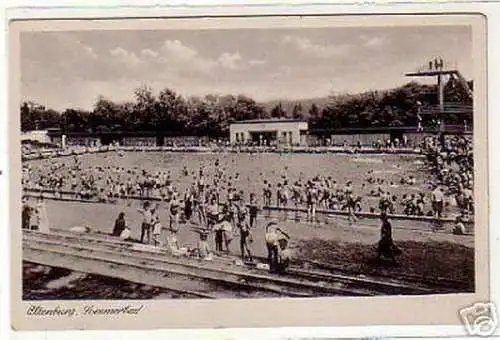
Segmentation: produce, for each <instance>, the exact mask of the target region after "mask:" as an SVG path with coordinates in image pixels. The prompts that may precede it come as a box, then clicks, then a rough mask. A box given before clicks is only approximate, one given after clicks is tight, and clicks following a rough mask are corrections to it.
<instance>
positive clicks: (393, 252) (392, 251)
mask: <svg viewBox="0 0 500 340" xmlns="http://www.w3.org/2000/svg"><path fill="white" fill-rule="evenodd" d="M380 219H381V220H382V227H381V229H380V241H379V242H378V247H377V260H380V258H381V257H382V256H383V257H386V258H389V259H391V260H392V261H393V262H395V261H396V258H395V256H398V255H401V250H400V249H399V248H398V247H396V246H395V245H394V243H393V241H392V225H391V223H390V222H389V219H388V217H387V214H386V213H382V214H380Z"/></svg>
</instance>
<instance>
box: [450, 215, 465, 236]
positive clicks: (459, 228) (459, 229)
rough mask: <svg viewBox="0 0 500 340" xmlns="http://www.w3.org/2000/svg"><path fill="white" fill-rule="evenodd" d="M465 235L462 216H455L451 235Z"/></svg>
mask: <svg viewBox="0 0 500 340" xmlns="http://www.w3.org/2000/svg"><path fill="white" fill-rule="evenodd" d="M465 233H466V230H465V225H464V223H463V222H462V216H457V218H456V220H455V226H454V227H453V234H455V235H464V234H465Z"/></svg>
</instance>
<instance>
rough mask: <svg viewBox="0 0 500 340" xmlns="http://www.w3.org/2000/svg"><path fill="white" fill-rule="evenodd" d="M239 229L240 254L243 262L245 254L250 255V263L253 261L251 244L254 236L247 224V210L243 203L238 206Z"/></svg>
mask: <svg viewBox="0 0 500 340" xmlns="http://www.w3.org/2000/svg"><path fill="white" fill-rule="evenodd" d="M237 221H238V222H237V227H238V229H239V230H240V252H241V260H242V261H243V262H244V261H245V253H246V254H247V255H248V259H249V260H250V262H252V261H253V258H252V252H251V251H250V246H249V243H252V242H253V239H252V235H251V234H250V226H249V225H248V222H247V210H246V207H245V205H244V204H243V201H240V203H239V205H238V217H237Z"/></svg>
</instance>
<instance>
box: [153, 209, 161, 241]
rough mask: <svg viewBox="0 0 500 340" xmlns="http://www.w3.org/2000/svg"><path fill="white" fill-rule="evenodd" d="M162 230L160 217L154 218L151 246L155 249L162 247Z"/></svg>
mask: <svg viewBox="0 0 500 340" xmlns="http://www.w3.org/2000/svg"><path fill="white" fill-rule="evenodd" d="M162 229H163V227H162V225H161V223H160V217H159V216H156V218H155V221H154V222H153V245H154V246H155V247H161V246H162V242H161V232H162Z"/></svg>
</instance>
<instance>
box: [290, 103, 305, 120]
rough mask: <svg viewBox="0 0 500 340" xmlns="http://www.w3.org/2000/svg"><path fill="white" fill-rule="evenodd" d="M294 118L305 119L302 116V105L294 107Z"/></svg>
mask: <svg viewBox="0 0 500 340" xmlns="http://www.w3.org/2000/svg"><path fill="white" fill-rule="evenodd" d="M292 118H294V119H302V118H304V117H303V114H302V105H301V104H300V103H297V104H295V105H294V106H293V111H292Z"/></svg>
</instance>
